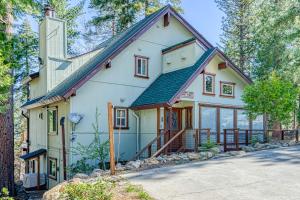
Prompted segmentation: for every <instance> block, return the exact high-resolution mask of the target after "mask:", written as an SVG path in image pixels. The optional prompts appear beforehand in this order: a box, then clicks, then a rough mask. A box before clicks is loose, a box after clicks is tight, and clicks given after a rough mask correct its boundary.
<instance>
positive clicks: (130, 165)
mask: <svg viewBox="0 0 300 200" xmlns="http://www.w3.org/2000/svg"><path fill="white" fill-rule="evenodd" d="M141 164H142V163H141V161H140V160H136V161H129V162H128V163H127V164H126V165H125V168H126V169H128V170H132V169H138V168H140V167H141Z"/></svg>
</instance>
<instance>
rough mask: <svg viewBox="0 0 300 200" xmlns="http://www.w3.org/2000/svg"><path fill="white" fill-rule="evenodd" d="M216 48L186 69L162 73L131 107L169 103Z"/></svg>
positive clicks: (208, 51)
mask: <svg viewBox="0 0 300 200" xmlns="http://www.w3.org/2000/svg"><path fill="white" fill-rule="evenodd" d="M214 50H215V48H211V49H209V50H207V51H206V52H205V53H204V54H203V55H202V56H201V57H200V58H199V59H198V60H197V62H196V63H195V64H194V65H193V66H191V67H187V68H184V69H180V70H176V71H173V72H169V73H165V74H162V75H160V76H159V77H158V78H157V79H156V80H155V81H154V82H153V83H152V84H151V85H150V86H149V87H148V88H147V89H146V90H145V91H144V92H143V93H142V94H141V95H140V96H139V97H138V98H137V99H136V100H135V101H134V102H133V104H132V105H131V107H133V108H134V107H139V106H147V105H156V104H164V103H168V102H169V101H170V100H171V99H172V97H174V95H175V94H176V93H177V92H178V91H179V90H180V89H181V87H182V86H183V85H184V84H185V83H186V82H187V81H188V80H189V78H190V77H191V76H192V75H193V74H194V73H195V72H196V71H197V69H199V68H200V67H202V65H203V64H204V63H205V61H206V60H207V58H209V57H210V55H212V54H213V52H214Z"/></svg>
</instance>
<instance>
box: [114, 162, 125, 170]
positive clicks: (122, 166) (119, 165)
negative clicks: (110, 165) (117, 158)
mask: <svg viewBox="0 0 300 200" xmlns="http://www.w3.org/2000/svg"><path fill="white" fill-rule="evenodd" d="M116 170H117V171H124V170H125V167H124V165H122V164H121V163H117V165H116Z"/></svg>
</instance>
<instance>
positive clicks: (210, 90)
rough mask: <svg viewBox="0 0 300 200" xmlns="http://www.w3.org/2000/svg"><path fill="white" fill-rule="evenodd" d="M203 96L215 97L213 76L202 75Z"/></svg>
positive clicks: (208, 74)
mask: <svg viewBox="0 0 300 200" xmlns="http://www.w3.org/2000/svg"><path fill="white" fill-rule="evenodd" d="M203 94H206V95H215V74H211V73H204V78H203Z"/></svg>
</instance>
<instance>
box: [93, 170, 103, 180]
mask: <svg viewBox="0 0 300 200" xmlns="http://www.w3.org/2000/svg"><path fill="white" fill-rule="evenodd" d="M104 173H105V171H104V170H102V169H94V170H93V172H92V173H91V175H90V177H92V178H96V177H99V176H102V175H103V174H104Z"/></svg>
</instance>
